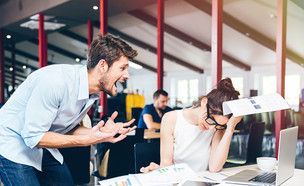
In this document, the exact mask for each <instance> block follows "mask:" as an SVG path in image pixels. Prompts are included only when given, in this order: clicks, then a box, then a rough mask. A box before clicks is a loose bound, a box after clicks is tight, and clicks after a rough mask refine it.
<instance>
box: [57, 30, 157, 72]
mask: <svg viewBox="0 0 304 186" xmlns="http://www.w3.org/2000/svg"><path fill="white" fill-rule="evenodd" d="M59 33H60V34H62V35H64V36H67V37H69V38H71V39H74V40H77V41H79V42H82V43H85V44H87V43H88V39H86V38H84V37H82V36H80V35H78V34H75V33H74V32H72V31H69V30H64V31H59ZM133 61H134V62H135V63H137V64H139V65H141V66H143V67H144V68H146V69H147V70H150V71H152V72H155V73H156V72H157V70H156V68H154V67H151V66H149V65H146V64H144V63H143V62H140V61H138V60H134V59H133Z"/></svg>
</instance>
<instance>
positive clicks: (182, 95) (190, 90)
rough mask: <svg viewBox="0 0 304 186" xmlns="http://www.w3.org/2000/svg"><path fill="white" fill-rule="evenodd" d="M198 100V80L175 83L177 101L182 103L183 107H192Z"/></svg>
mask: <svg viewBox="0 0 304 186" xmlns="http://www.w3.org/2000/svg"><path fill="white" fill-rule="evenodd" d="M197 98H198V79H190V80H185V79H184V80H178V81H177V100H179V101H182V104H183V106H189V105H192V102H193V101H194V100H196V99H197Z"/></svg>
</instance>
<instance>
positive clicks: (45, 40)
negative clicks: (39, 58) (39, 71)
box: [43, 31, 48, 67]
mask: <svg viewBox="0 0 304 186" xmlns="http://www.w3.org/2000/svg"><path fill="white" fill-rule="evenodd" d="M43 36H44V37H43V44H44V45H43V59H44V60H43V66H44V67H45V66H47V65H48V55H47V43H48V39H47V34H46V33H45V32H44V31H43Z"/></svg>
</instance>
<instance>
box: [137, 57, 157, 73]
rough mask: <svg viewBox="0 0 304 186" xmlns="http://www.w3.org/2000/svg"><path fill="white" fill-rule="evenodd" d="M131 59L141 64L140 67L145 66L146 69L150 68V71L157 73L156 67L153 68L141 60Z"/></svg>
mask: <svg viewBox="0 0 304 186" xmlns="http://www.w3.org/2000/svg"><path fill="white" fill-rule="evenodd" d="M132 61H134V62H135V63H137V64H139V65H141V66H142V67H144V68H146V69H148V70H150V71H152V72H155V73H157V69H156V68H153V67H151V66H149V65H146V64H144V63H142V62H140V61H137V60H135V59H133V60H132Z"/></svg>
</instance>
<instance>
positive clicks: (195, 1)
mask: <svg viewBox="0 0 304 186" xmlns="http://www.w3.org/2000/svg"><path fill="white" fill-rule="evenodd" d="M185 1H186V2H188V3H189V4H191V5H192V6H194V7H196V8H197V9H199V10H202V11H203V12H205V13H206V14H208V15H210V16H211V9H212V5H211V4H210V3H209V2H207V1H206V0H205V1H202V0H185ZM223 23H224V24H225V25H227V26H229V27H231V28H233V29H234V30H236V31H238V32H240V33H242V34H244V35H246V34H247V33H249V34H250V36H249V38H251V39H253V40H254V41H256V42H257V43H260V44H261V45H263V46H265V47H267V48H269V49H271V50H272V51H274V52H276V41H275V40H272V39H271V38H269V37H267V36H265V35H264V34H262V33H260V32H259V31H257V30H255V29H253V28H252V27H250V26H248V25H246V24H244V23H243V22H241V21H239V20H238V19H236V18H234V17H232V16H231V15H229V14H228V13H226V12H223ZM286 57H287V58H288V59H290V60H291V61H293V62H295V63H297V64H299V65H302V64H303V63H304V58H302V57H301V56H300V55H298V54H296V53H295V52H293V51H291V50H290V49H287V50H286Z"/></svg>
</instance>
